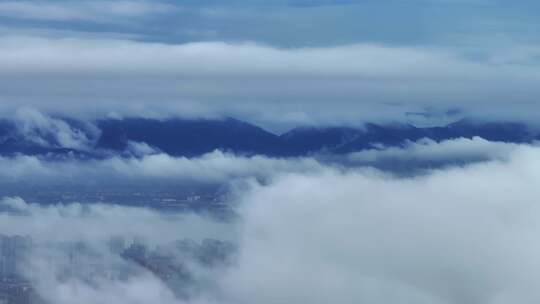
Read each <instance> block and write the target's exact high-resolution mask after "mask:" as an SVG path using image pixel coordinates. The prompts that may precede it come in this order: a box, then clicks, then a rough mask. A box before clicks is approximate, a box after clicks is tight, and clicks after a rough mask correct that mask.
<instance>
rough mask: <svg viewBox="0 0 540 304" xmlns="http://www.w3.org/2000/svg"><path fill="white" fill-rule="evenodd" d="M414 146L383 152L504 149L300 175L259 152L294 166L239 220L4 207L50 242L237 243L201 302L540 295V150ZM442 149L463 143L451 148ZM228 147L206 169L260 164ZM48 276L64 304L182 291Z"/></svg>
mask: <svg viewBox="0 0 540 304" xmlns="http://www.w3.org/2000/svg"><path fill="white" fill-rule="evenodd" d="M411 145H413V148H410V150H404V151H403V152H397V151H391V153H390V152H388V151H386V152H385V151H383V152H382V155H387V154H388V153H390V156H391V157H394V156H396V155H397V157H401V156H402V155H405V157H404V158H403V159H405V160H407V159H409V157H412V158H415V157H417V156H418V157H421V158H429V157H430V156H432V157H434V158H436V159H438V158H439V157H442V156H441V155H447V154H448V155H452V154H454V152H455V153H457V154H458V155H460V156H468V155H471V154H472V155H478V154H481V152H479V151H484V152H485V153H486V155H487V156H486V158H488V159H489V158H491V157H493V158H494V159H493V160H491V161H486V162H482V163H478V164H474V165H467V166H463V167H454V168H445V169H440V170H435V171H432V172H431V173H429V174H427V175H422V176H419V177H407V178H397V177H392V176H389V175H386V174H382V173H380V172H377V171H367V170H363V169H360V170H358V169H354V168H350V169H349V170H346V171H343V170H337V169H335V168H332V167H326V168H325V167H320V168H319V169H317V170H298V171H297V170H289V169H287V168H290V166H291V164H289V165H287V166H285V167H284V168H285V169H283V168H281V169H279V168H280V166H281V165H280V163H279V162H270V163H267V164H266V165H261V163H258V162H255V163H256V164H257V165H254V166H255V167H257V168H259V169H260V170H263V171H268V170H273V171H275V172H278V171H280V170H281V171H282V172H283V174H278V175H276V176H274V178H273V179H270V180H269V182H268V183H265V184H264V185H261V184H257V183H253V184H252V185H251V187H250V188H249V190H247V192H243V191H241V192H239V193H238V196H235V197H239V198H240V205H239V208H238V209H237V212H238V214H239V216H240V217H239V219H238V220H237V221H234V222H232V223H223V222H217V223H216V222H213V221H212V220H208V219H205V218H200V217H197V216H191V215H170V214H169V215H164V214H162V213H157V212H154V211H150V210H146V209H141V208H131V207H120V206H108V205H100V204H98V205H80V204H71V205H55V206H39V205H35V204H28V203H26V202H24V201H22V200H21V199H17V198H10V199H4V200H3V202H2V208H6V207H8V209H10V210H13V209H14V210H17V211H18V212H15V213H13V212H12V213H2V214H1V215H0V230H1V231H3V233H6V234H16V233H18V234H29V235H32V236H33V237H35V238H36V239H38V240H44V241H46V240H85V241H87V242H99V241H103V240H106V239H107V238H108V237H110V236H111V235H115V234H117V235H125V236H136V235H139V236H142V237H144V238H147V239H149V240H152V239H155V240H159V241H167V240H172V239H174V238H178V237H180V236H191V237H196V238H203V237H209V236H212V237H218V238H228V239H231V240H235V241H238V244H239V250H240V251H239V256H238V258H237V260H236V262H235V263H234V264H233V265H231V266H230V268H228V269H227V271H226V272H225V273H221V272H219V273H213V275H214V276H213V277H212V278H211V279H210V280H209V281H205V282H206V284H207V285H204V287H203V289H202V291H203V293H202V294H201V295H202V297H203V298H201V299H198V298H192V299H191V300H190V301H188V302H189V303H207V302H206V301H203V300H204V299H207V300H208V301H210V303H235V304H242V303H254V302H256V303H261V304H266V303H289V302H302V303H329V302H334V303H358V302H359V301H360V302H369V303H389V302H392V303H410V302H414V303H430V304H432V303H436V304H439V303H441V304H443V303H444V304H452V303H456V304H457V303H460V304H461V303H475V304H477V303H480V304H483V303H486V304H499V303H508V302H519V303H534V302H537V301H538V299H540V293H539V292H538V290H537V288H536V282H537V281H538V280H540V258H539V255H538V251H539V250H540V246H538V245H537V244H536V242H535V240H536V238H537V235H538V234H539V233H540V224H538V221H537V220H536V219H537V218H538V217H539V216H540V208H539V206H538V204H537V203H536V198H537V197H539V195H540V189H539V188H538V187H536V184H537V183H538V181H539V180H540V173H539V172H540V161H539V160H540V148H538V147H534V146H525V145H520V146H515V145H508V146H498V145H491V144H490V143H486V142H483V141H482V140H479V139H472V140H456V141H454V142H444V143H442V144H441V146H440V147H439V148H436V147H434V145H435V144H434V143H418V144H411ZM414 145H418V146H414ZM424 145H425V146H424ZM467 146H470V147H469V148H467ZM443 147H444V149H450V150H451V151H453V152H452V153H450V152H449V151H447V153H443V152H442V149H443ZM493 148H495V149H496V150H499V152H492V151H491V150H492V149H493ZM438 149H441V150H438ZM428 151H429V152H428ZM456 151H457V152H456ZM471 151H472V152H471ZM216 153H217V152H216ZM216 153H214V155H208V156H206V157H208V160H207V161H208V162H209V163H210V164H213V165H211V166H210V165H209V167H208V168H236V167H242V166H243V165H239V164H241V163H242V162H247V163H249V162H254V160H253V159H252V160H249V159H244V160H237V162H236V163H235V162H234V161H231V160H230V159H227V156H226V155H220V154H216ZM370 153H371V152H370ZM385 153H386V154H385ZM400 153H403V154H400ZM430 153H431V154H430ZM409 154H410V155H413V156H410V155H409ZM443 158H444V157H443ZM143 160H144V158H143ZM197 161H201V160H197ZM266 161H268V160H266ZM223 162H226V163H227V165H223ZM262 163H265V162H262ZM171 164H174V162H173V163H168V164H167V165H165V166H163V167H161V168H164V167H170V166H171ZM216 164H221V165H216ZM269 164H270V165H269ZM252 165H253V164H252ZM300 167H302V166H300ZM138 170H139V169H137V171H138ZM243 170H245V169H242V170H240V171H243ZM142 171H144V170H142ZM158 171H159V170H158ZM203 171H204V170H203ZM225 171H226V170H225ZM248 171H249V170H248ZM81 172H84V170H82V171H81ZM156 172H157V171H156ZM188 172H189V170H188ZM252 172H258V171H256V170H255V171H252ZM164 174H165V175H168V174H170V173H169V172H165V173H164ZM189 174H192V173H189ZM250 174H253V173H250ZM203 175H204V174H203ZM66 227H69V229H66ZM98 227H99V228H98ZM39 273H42V274H43V273H45V274H46V271H45V272H39ZM222 275H223V276H222ZM43 282H45V283H46V282H49V283H50V282H54V284H53V285H51V284H48V285H47V284H45V285H44V286H48V288H44V289H42V292H46V293H48V298H49V299H54V298H59V297H60V296H65V298H63V297H62V298H59V299H63V300H65V301H64V302H65V303H69V302H70V301H71V299H73V298H77V297H80V299H81V300H80V301H81V303H96V301H97V300H100V301H106V299H116V300H118V301H121V300H128V302H129V300H131V299H135V298H137V297H138V296H137V295H138V294H139V292H141V291H145V290H146V288H148V290H147V292H144V295H145V296H144V297H141V298H140V299H141V303H147V302H148V303H150V302H155V301H162V302H165V303H169V302H167V301H173V302H171V303H175V301H177V300H176V299H174V297H172V296H171V294H170V293H169V291H168V288H167V287H165V286H163V285H162V284H161V283H160V282H159V281H158V280H156V279H155V278H154V277H152V276H145V275H142V274H140V275H137V276H135V277H133V280H121V281H109V280H108V279H104V281H102V282H100V281H98V282H94V283H91V284H89V283H88V282H84V281H67V282H65V281H64V282H56V281H54V280H52V281H51V280H49V281H47V280H44V281H43ZM216 286H217V287H218V288H217V289H216ZM42 288H43V286H42ZM84 301H87V302H84ZM60 303H63V302H62V301H60Z"/></svg>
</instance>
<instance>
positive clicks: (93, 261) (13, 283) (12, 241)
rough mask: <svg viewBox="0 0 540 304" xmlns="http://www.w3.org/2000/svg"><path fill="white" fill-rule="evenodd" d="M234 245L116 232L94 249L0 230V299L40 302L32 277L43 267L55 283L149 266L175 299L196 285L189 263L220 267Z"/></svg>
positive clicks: (119, 275) (10, 303) (111, 276)
mask: <svg viewBox="0 0 540 304" xmlns="http://www.w3.org/2000/svg"><path fill="white" fill-rule="evenodd" d="M104 248H105V250H103V249H104ZM235 250H236V249H235V246H234V245H233V244H231V243H230V242H226V241H221V240H214V239H205V240H202V241H200V242H196V241H193V240H190V239H184V240H178V241H174V242H171V243H167V244H164V245H159V246H154V247H151V246H148V245H146V244H145V243H144V242H142V241H140V240H133V241H131V242H127V241H126V240H125V239H124V238H122V237H112V238H110V240H109V241H108V242H107V244H105V246H103V247H102V248H99V249H96V248H94V246H91V245H89V244H87V243H84V242H53V243H51V242H47V243H37V242H34V241H33V240H32V239H31V238H30V237H23V236H4V235H0V304H38V303H39V304H41V303H44V301H43V300H42V299H40V297H39V296H38V294H37V293H36V291H35V289H34V288H33V286H32V281H33V279H34V278H35V277H34V276H35V275H39V273H36V272H48V271H50V272H51V273H53V274H54V277H55V279H56V280H58V281H59V282H61V281H63V280H70V279H80V280H89V281H91V280H93V279H98V280H103V279H107V280H123V279H126V278H128V277H129V276H131V275H134V274H137V272H140V271H149V272H151V273H152V274H154V275H155V276H156V277H158V278H160V279H161V280H162V281H163V282H164V283H165V284H167V285H168V286H169V287H170V289H171V290H172V291H173V292H175V294H176V295H177V296H178V297H179V298H187V297H188V290H191V289H192V288H191V287H192V286H193V285H194V284H197V282H196V280H197V278H196V277H194V276H193V275H192V274H191V272H190V267H189V265H194V264H197V265H198V267H209V268H210V267H221V266H226V265H227V264H228V263H229V262H230V260H231V257H232V256H233V254H234V252H235ZM36 253H38V256H39V258H38V259H36V258H35V257H36V255H35V254H36ZM32 254H34V255H33V256H32ZM36 260H39V261H41V264H40V265H41V266H42V267H41V268H38V270H36V267H35V266H36V265H34V264H36V263H37V262H36ZM31 264H32V267H30V265H31ZM47 267H50V268H47Z"/></svg>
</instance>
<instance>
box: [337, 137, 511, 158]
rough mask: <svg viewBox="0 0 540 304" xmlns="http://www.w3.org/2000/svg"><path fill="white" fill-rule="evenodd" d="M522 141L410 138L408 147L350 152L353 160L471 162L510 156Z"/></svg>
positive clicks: (479, 138) (476, 138) (478, 138)
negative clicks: (517, 142) (417, 139)
mask: <svg viewBox="0 0 540 304" xmlns="http://www.w3.org/2000/svg"><path fill="white" fill-rule="evenodd" d="M520 147H521V145H519V144H512V143H503V142H492V141H488V140H485V139H483V138H481V137H474V138H472V139H468V138H457V139H450V140H444V141H441V142H436V141H434V140H431V139H427V138H425V139H421V140H419V141H417V142H408V143H406V145H405V147H403V148H400V147H382V148H381V149H378V150H365V151H360V152H354V153H351V154H349V155H348V156H347V159H348V160H349V161H351V162H356V163H359V164H362V163H364V164H376V163H381V162H385V161H390V160H391V161H401V162H412V161H418V162H441V163H444V162H452V161H454V160H455V161H461V162H472V161H488V160H507V159H508V158H509V157H510V156H511V155H512V153H513V152H514V151H515V150H518V149H519V148H520Z"/></svg>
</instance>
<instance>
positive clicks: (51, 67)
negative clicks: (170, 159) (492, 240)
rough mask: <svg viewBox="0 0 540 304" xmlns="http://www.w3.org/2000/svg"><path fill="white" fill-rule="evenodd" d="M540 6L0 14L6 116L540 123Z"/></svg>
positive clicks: (49, 0)
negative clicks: (26, 112) (25, 111)
mask: <svg viewBox="0 0 540 304" xmlns="http://www.w3.org/2000/svg"><path fill="white" fill-rule="evenodd" d="M538 6H539V4H538V3H536V2H534V1H525V0H517V1H512V2H511V3H509V2H508V1H498V0H495V1H484V0H470V1H467V0H410V1H404V0H403V1H400V0H388V1H371V0H366V1H355V0H343V1H330V0H321V1H318V0H312V1H307V0H306V1H300V0H298V1H265V0H259V1H255V0H253V1H247V0H245V1H240V0H239V1H227V2H224V1H211V0H209V1H190V0H188V1H143V0H141V1H137V0H125V1H122V0H118V1H85V0H83V1H53V0H44V1H1V2H0V36H1V40H0V102H1V106H0V113H2V114H4V115H10V114H11V113H13V111H16V109H18V108H20V107H22V106H25V107H32V108H36V109H38V110H42V111H45V112H51V113H62V114H71V115H77V116H88V117H96V116H106V115H114V116H148V117H163V116H185V117H220V116H233V117H236V118H239V119H245V120H248V121H250V122H253V123H257V124H259V125H262V126H264V127H267V128H269V129H273V130H281V129H286V128H289V127H290V126H297V125H335V124H352V125H355V124H359V123H361V122H365V121H376V122H378V121H404V120H406V121H412V122H414V123H418V124H439V123H443V122H449V121H454V120H457V119H459V118H461V117H463V116H472V117H477V118H484V119H506V120H526V121H529V122H531V121H534V120H535V119H536V118H537V117H536V115H537V114H535V112H536V111H533V110H534V109H535V108H536V107H538V103H539V102H538V101H537V100H536V99H537V98H536V96H537V95H538V93H539V92H538V90H539V89H538V86H537V83H538V80H540V72H539V69H538V64H539V63H540V62H539V58H540V57H539V55H540V41H539V40H540V38H538V35H536V33H538V30H540V29H539V27H540V21H539V20H540V18H539V17H540V16H538V14H539V13H538V11H539V10H538Z"/></svg>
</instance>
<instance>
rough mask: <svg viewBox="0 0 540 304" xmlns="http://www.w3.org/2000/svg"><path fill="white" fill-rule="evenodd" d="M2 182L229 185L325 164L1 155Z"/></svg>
mask: <svg viewBox="0 0 540 304" xmlns="http://www.w3.org/2000/svg"><path fill="white" fill-rule="evenodd" d="M0 166H2V167H3V168H4V170H2V171H0V180H1V181H4V182H5V181H23V180H24V181H33V182H39V183H51V182H52V183H57V184H62V183H65V182H69V183H73V182H75V183H93V182H103V181H122V180H123V181H126V180H127V181H147V180H171V181H177V182H201V183H227V182H230V181H233V180H235V179H250V178H258V179H262V180H268V179H271V178H273V177H274V175H279V174H282V173H287V172H307V171H317V170H321V169H322V168H323V165H322V164H320V163H319V162H318V161H316V160H314V159H311V158H298V159H277V158H268V157H264V156H250V157H243V156H235V155H233V154H228V153H224V152H221V151H214V152H212V153H208V154H204V155H202V156H200V157H197V158H185V157H172V156H169V155H167V154H145V155H144V156H142V157H141V158H135V157H127V158H125V157H110V158H107V159H103V160H83V161H79V160H77V159H72V158H67V159H63V160H59V161H51V160H46V159H41V158H39V157H34V156H24V155H19V156H14V157H0Z"/></svg>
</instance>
